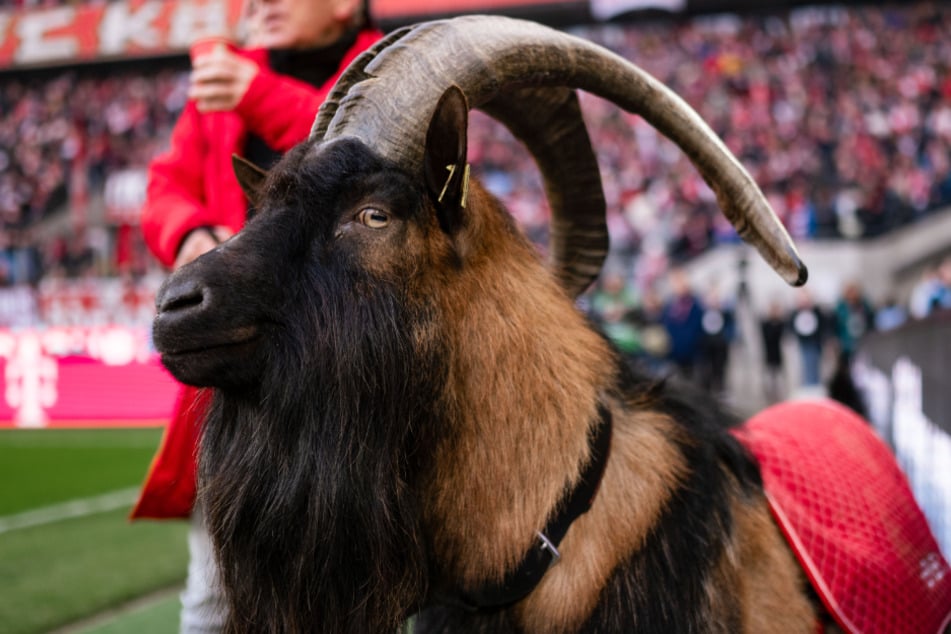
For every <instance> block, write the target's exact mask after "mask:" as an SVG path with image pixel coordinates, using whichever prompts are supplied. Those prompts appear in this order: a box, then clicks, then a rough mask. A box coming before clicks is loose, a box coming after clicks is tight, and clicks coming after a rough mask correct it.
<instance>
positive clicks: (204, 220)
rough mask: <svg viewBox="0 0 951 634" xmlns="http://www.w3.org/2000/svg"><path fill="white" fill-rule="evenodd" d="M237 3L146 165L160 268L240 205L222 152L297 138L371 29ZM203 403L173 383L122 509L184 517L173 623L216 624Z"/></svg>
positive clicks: (310, 8) (263, 159) (179, 258)
mask: <svg viewBox="0 0 951 634" xmlns="http://www.w3.org/2000/svg"><path fill="white" fill-rule="evenodd" d="M247 11H248V24H249V28H248V31H249V41H248V44H249V46H250V48H248V49H246V50H232V49H229V48H228V47H226V46H224V45H219V46H216V47H215V48H214V49H213V50H211V51H210V52H208V53H206V54H204V55H200V56H198V57H197V58H196V59H195V60H194V68H193V71H192V74H191V78H190V83H189V88H188V96H189V101H188V103H187V104H186V106H185V109H184V110H183V111H182V114H181V116H180V118H179V119H178V121H177V123H176V124H175V129H174V131H173V133H172V136H171V148H170V149H169V150H168V151H167V152H166V153H164V154H162V155H161V156H159V157H157V158H156V159H155V160H154V161H153V163H152V165H151V166H150V170H149V184H148V190H147V197H146V202H145V207H144V209H143V211H142V230H143V232H144V235H145V239H146V242H147V244H148V246H149V248H150V249H151V250H152V252H153V253H154V254H155V256H156V257H157V258H158V259H159V260H160V261H161V262H162V263H163V264H165V265H167V266H174V267H179V266H182V265H184V264H186V263H188V262H189V261H191V260H193V259H194V258H196V257H198V256H199V255H201V254H202V253H204V252H205V251H207V250H209V249H211V248H213V247H214V246H215V245H216V244H217V243H218V242H220V241H221V240H224V239H226V238H227V237H229V236H231V235H232V234H234V233H236V232H237V231H239V230H240V229H241V227H242V225H243V224H244V222H245V220H246V218H247V216H248V214H249V213H250V211H249V210H248V209H247V205H246V202H245V198H244V195H243V193H242V191H241V189H240V186H239V185H238V183H237V181H236V179H235V177H234V174H233V172H232V168H231V155H232V153H238V154H240V155H242V156H245V157H248V158H249V159H251V160H252V161H254V162H256V163H258V164H260V165H263V166H265V167H268V166H270V165H271V164H272V163H273V162H274V161H275V160H276V159H277V158H278V157H279V156H280V154H281V153H282V152H285V151H287V150H288V149H290V148H291V147H292V146H293V145H295V144H296V143H298V142H299V141H301V140H303V139H304V138H305V137H306V136H307V134H308V133H309V131H310V127H311V125H312V123H313V120H314V116H315V115H316V113H317V109H318V107H319V106H320V104H321V103H322V102H323V100H324V98H325V97H326V95H327V94H328V92H329V90H330V88H331V87H332V86H333V84H334V82H335V80H336V77H337V76H338V75H339V74H340V73H341V72H342V71H343V69H344V68H345V67H346V66H347V64H348V63H349V62H350V61H351V60H353V59H354V58H355V57H356V56H357V55H358V54H360V53H361V52H362V51H364V50H365V49H366V48H367V47H369V46H370V45H371V44H373V43H374V42H375V41H376V40H377V39H379V37H380V34H379V33H378V32H377V31H375V30H373V29H371V28H370V27H369V25H368V24H367V23H366V12H365V8H364V7H363V6H362V4H361V2H360V1H359V0H345V1H342V2H341V1H338V0H250V2H249V4H248V5H247ZM207 404H208V403H207V398H205V397H204V396H203V393H202V392H200V391H199V390H196V389H194V388H185V389H184V390H183V391H182V393H181V395H180V398H179V404H178V410H177V412H176V414H175V416H174V418H173V420H172V421H170V424H169V427H168V428H167V430H166V436H165V439H164V440H163V442H162V445H161V447H160V449H159V453H158V454H157V455H156V458H155V461H154V462H153V466H152V469H151V472H150V474H149V477H148V479H147V481H146V483H145V485H144V487H143V491H142V494H141V496H140V499H139V502H138V504H137V505H136V508H135V509H134V511H133V515H134V517H185V516H188V515H191V517H192V526H191V531H190V534H189V551H190V557H191V561H190V563H189V569H188V580H187V584H186V588H185V591H184V592H183V593H182V605H183V610H182V621H181V629H182V631H183V632H214V631H219V630H221V629H222V627H223V626H224V622H225V617H226V608H225V604H224V599H223V597H221V596H220V591H219V590H218V588H217V585H216V583H215V578H216V576H217V570H216V567H215V566H214V560H213V557H212V554H211V549H210V539H209V536H208V534H207V530H206V529H205V526H204V521H203V513H202V510H201V508H200V507H195V506H194V502H195V472H196V465H195V463H194V456H195V452H196V443H197V429H196V427H197V426H198V425H200V424H201V420H202V418H203V412H204V410H205V408H206V407H207ZM170 483H171V484H170Z"/></svg>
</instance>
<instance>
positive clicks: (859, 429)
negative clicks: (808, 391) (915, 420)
mask: <svg viewBox="0 0 951 634" xmlns="http://www.w3.org/2000/svg"><path fill="white" fill-rule="evenodd" d="M736 435H737V436H738V437H739V438H740V440H741V441H742V442H743V443H744V444H745V445H746V446H747V447H748V448H749V449H750V450H751V451H752V452H753V454H754V455H755V456H756V458H757V459H758V460H759V462H760V464H761V466H762V470H763V482H764V485H765V488H766V495H767V497H768V499H769V503H770V507H771V509H772V512H773V515H774V517H775V518H776V521H777V522H778V524H779V526H780V528H781V529H782V531H783V533H784V534H785V535H786V538H787V540H788V542H789V544H790V546H791V547H792V549H793V551H794V552H795V554H796V557H797V558H798V559H799V562H800V563H801V564H802V567H803V569H804V570H805V572H806V575H807V576H808V577H809V579H810V581H812V583H813V586H814V587H815V589H816V591H817V592H818V593H819V595H820V597H821V598H822V601H823V602H824V603H825V605H826V607H827V608H828V610H829V612H830V613H831V614H832V615H833V616H834V617H835V619H836V621H838V623H839V625H840V626H842V627H843V628H844V629H845V631H847V632H853V633H856V632H862V633H865V634H871V633H874V632H881V633H883V634H886V633H887V634H895V633H900V632H915V633H921V634H932V633H935V632H941V631H943V630H944V628H945V627H946V626H947V625H948V624H949V622H951V569H949V567H948V563H947V562H946V561H945V560H944V558H943V557H942V555H941V552H940V551H939V550H938V545H937V543H936V542H935V539H934V537H933V536H932V534H931V531H930V529H929V528H928V525H927V523H926V521H925V517H924V515H923V514H922V512H921V509H919V508H918V506H917V504H916V503H915V501H914V499H913V498H912V494H911V490H910V488H909V486H908V482H907V481H906V479H905V477H904V475H903V474H902V472H901V471H900V470H899V468H898V465H897V463H896V462H895V459H894V457H893V456H892V454H891V452H890V451H889V449H888V447H887V446H886V445H885V444H884V443H883V442H882V441H881V440H880V439H879V438H878V437H877V436H876V435H875V434H874V433H873V432H872V430H871V429H870V428H869V426H868V424H867V423H865V422H864V421H863V420H862V419H861V418H859V417H858V416H856V415H855V414H853V413H852V412H851V411H850V410H847V409H845V408H843V407H841V406H839V405H837V404H835V403H832V402H795V403H785V404H782V405H777V406H775V407H771V408H769V409H767V410H765V411H763V412H761V413H760V414H758V415H756V416H755V417H753V418H752V419H751V420H750V421H748V422H747V423H746V424H745V425H744V426H743V427H741V428H739V429H738V430H737V431H736Z"/></svg>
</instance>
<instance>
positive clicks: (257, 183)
mask: <svg viewBox="0 0 951 634" xmlns="http://www.w3.org/2000/svg"><path fill="white" fill-rule="evenodd" d="M231 168H232V169H233V170H234V175H235V177H236V178H237V179H238V184H239V185H241V189H242V190H243V191H244V195H245V196H247V198H248V202H249V203H251V206H252V207H257V206H258V204H259V203H260V202H261V193H262V191H263V189H264V179H265V178H267V172H266V171H265V170H263V169H261V168H260V167H258V166H257V165H255V164H254V163H252V162H251V161H249V160H248V159H246V158H244V157H241V156H238V155H237V154H232V155H231Z"/></svg>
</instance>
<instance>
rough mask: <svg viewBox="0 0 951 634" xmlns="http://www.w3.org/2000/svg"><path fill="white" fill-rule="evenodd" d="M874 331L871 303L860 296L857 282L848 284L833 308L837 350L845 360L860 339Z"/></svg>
mask: <svg viewBox="0 0 951 634" xmlns="http://www.w3.org/2000/svg"><path fill="white" fill-rule="evenodd" d="M874 329H875V311H874V310H873V308H872V305H871V303H870V302H869V301H868V300H867V299H866V298H865V296H864V295H863V294H862V288H861V287H860V286H859V284H858V283H857V282H849V283H848V284H846V285H845V289H844V290H843V292H842V297H841V298H840V299H839V301H838V302H837V303H836V306H835V333H836V338H837V339H838V341H839V350H840V351H842V352H844V353H845V354H846V355H847V356H846V357H845V358H846V359H848V358H851V356H852V355H853V354H855V350H856V348H857V347H858V343H859V341H860V340H861V339H862V337H864V336H865V334H866V333H868V332H871V331H872V330H874ZM840 359H841V357H840Z"/></svg>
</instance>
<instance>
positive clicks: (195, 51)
mask: <svg viewBox="0 0 951 634" xmlns="http://www.w3.org/2000/svg"><path fill="white" fill-rule="evenodd" d="M219 46H223V47H225V48H227V49H228V50H232V51H233V50H235V45H234V42H232V41H231V40H230V39H228V38H227V37H225V36H223V35H209V36H206V37H200V38H198V39H197V40H195V41H194V42H192V45H191V46H190V47H189V49H188V56H189V57H190V58H191V60H192V65H193V66H194V65H195V60H196V59H198V58H199V57H201V56H203V55H207V54H209V53H211V52H212V51H213V50H215V49H216V48H218V47H219Z"/></svg>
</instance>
